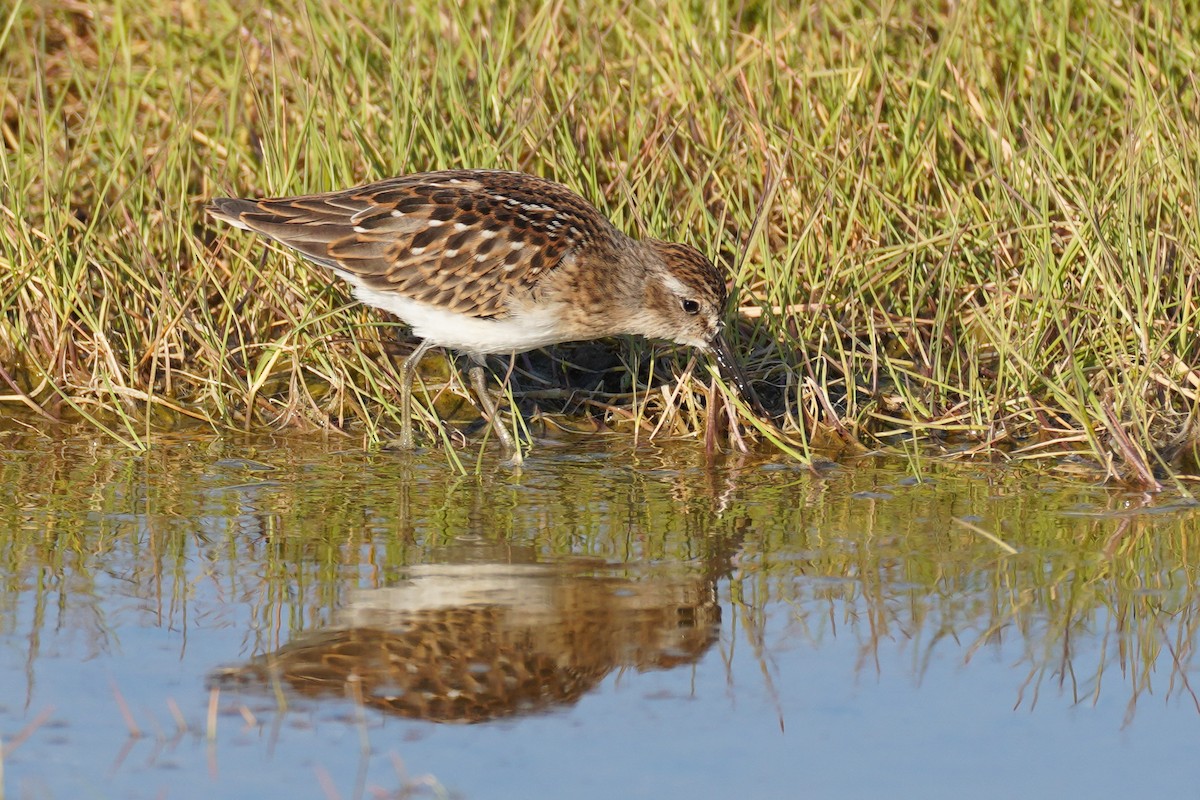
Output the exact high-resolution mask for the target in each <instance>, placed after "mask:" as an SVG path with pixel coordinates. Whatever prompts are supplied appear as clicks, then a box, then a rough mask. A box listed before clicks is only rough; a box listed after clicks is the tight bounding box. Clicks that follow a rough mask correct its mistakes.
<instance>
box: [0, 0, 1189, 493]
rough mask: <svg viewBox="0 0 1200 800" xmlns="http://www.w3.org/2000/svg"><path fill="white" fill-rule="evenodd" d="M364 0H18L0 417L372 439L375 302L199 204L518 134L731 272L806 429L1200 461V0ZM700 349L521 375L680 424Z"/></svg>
mask: <svg viewBox="0 0 1200 800" xmlns="http://www.w3.org/2000/svg"><path fill="white" fill-rule="evenodd" d="M377 5H383V4H375V3H367V2H349V3H342V2H338V3H332V2H329V3H326V2H311V3H308V4H299V3H297V4H265V5H264V6H260V5H259V4H245V5H241V4H226V3H221V2H214V3H192V2H154V1H153V0H146V1H145V2H127V3H89V4H84V3H70V2H68V3H63V2H61V0H58V1H57V2H17V4H16V5H15V6H14V7H12V10H11V11H10V12H8V13H9V16H8V17H6V18H5V19H4V20H3V21H2V23H0V24H2V25H3V28H0V114H2V116H0V139H2V141H0V159H2V161H0V169H2V170H3V174H2V175H0V183H2V185H0V354H2V355H0V366H2V367H3V370H4V374H3V375H0V378H2V379H3V380H4V382H5V384H6V386H4V387H0V395H2V402H0V413H4V411H5V409H15V408H17V407H19V406H22V405H24V406H32V407H35V408H36V412H35V413H38V414H40V415H43V416H44V417H52V418H66V417H78V416H80V415H83V416H85V417H86V418H88V419H89V420H90V421H91V423H92V424H94V425H96V426H97V427H98V428H101V429H103V430H105V431H107V432H108V433H109V435H112V436H116V437H119V438H121V439H123V440H125V441H128V442H130V443H131V444H135V445H136V444H139V443H142V442H144V441H145V440H146V439H147V438H148V437H149V436H150V434H151V433H152V432H153V431H155V430H159V429H161V428H164V427H170V426H173V425H178V424H181V423H182V422H185V421H187V420H189V419H193V418H198V419H200V420H203V421H204V422H205V423H208V424H211V425H214V426H236V427H242V428H262V427H271V426H295V425H301V426H312V427H320V428H329V429H336V430H345V431H348V432H350V433H352V434H354V435H356V436H362V437H365V438H367V439H371V440H384V439H386V438H388V436H389V435H390V432H391V431H393V430H395V429H396V428H397V427H398V424H397V420H396V411H397V409H396V408H395V405H394V401H395V397H396V393H395V387H396V377H395V370H394V368H393V367H392V366H391V363H390V359H389V358H388V357H387V354H388V352H389V351H391V350H393V349H395V347H394V346H393V345H392V342H393V341H394V339H395V336H394V334H395V333H396V330H395V329H394V328H393V327H392V324H391V320H385V319H384V318H383V317H382V316H381V315H379V314H377V313H376V312H371V311H368V310H366V309H363V308H361V307H359V306H356V305H352V304H350V303H349V301H348V295H347V294H346V293H345V291H344V290H343V289H342V288H341V287H338V286H333V285H331V284H330V283H329V281H328V280H327V279H326V276H324V275H322V274H321V272H320V271H319V270H318V269H315V268H312V267H310V266H308V265H306V264H303V263H300V262H298V261H297V260H295V259H293V258H291V257H283V256H279V255H271V256H270V257H269V258H267V259H266V260H263V259H262V258H261V253H262V249H261V245H260V244H259V243H257V242H254V241H253V240H252V239H251V237H249V236H246V235H241V234H236V233H234V234H230V233H229V232H228V231H225V230H220V229H219V228H218V226H216V225H215V224H213V223H210V222H208V221H207V220H205V219H204V217H203V214H202V211H201V209H202V206H203V204H204V203H205V202H206V201H207V200H208V198H210V197H211V196H213V195H223V194H229V193H233V194H240V195H250V194H257V193H263V194H285V193H300V192H308V191H323V190H327V189H332V188H336V187H341V186H346V185H351V184H353V183H356V182H362V181H367V180H374V179H378V178H382V177H386V176H390V175H393V174H400V173H405V172H412V171H419V170H425V169H434V168H447V167H459V166H471V167H503V168H515V169H524V170H527V171H530V172H534V173H537V174H540V175H544V176H547V177H550V178H553V179H556V180H559V181H561V182H563V183H566V184H567V185H569V186H571V187H572V188H574V189H576V190H578V191H580V192H581V193H582V194H584V195H585V196H587V197H589V198H591V199H592V200H594V201H595V202H596V203H597V205H598V206H599V207H600V208H601V209H602V210H604V211H605V212H606V213H608V214H609V215H610V216H612V218H613V219H614V221H616V222H617V224H618V225H620V226H621V227H623V228H625V229H626V230H628V231H630V232H633V233H638V234H645V235H655V236H659V237H662V238H674V239H679V240H683V241H687V242H689V243H692V244H695V245H697V246H698V247H700V248H701V249H702V250H704V251H705V252H707V253H708V254H709V255H711V256H713V257H714V258H715V259H716V260H717V261H718V263H719V264H722V265H723V266H725V267H726V268H727V269H729V270H730V273H731V277H732V280H733V283H734V286H735V292H734V294H735V298H736V300H737V304H738V306H739V308H740V314H741V318H742V319H741V323H740V325H739V326H738V328H739V330H738V331H737V332H735V333H734V335H733V339H734V341H735V346H737V347H739V348H740V349H741V350H742V352H743V353H745V361H746V366H747V368H748V371H749V372H750V373H751V374H752V376H753V377H754V378H755V380H756V381H757V382H758V383H757V385H758V387H759V389H760V391H761V394H762V395H763V399H764V401H765V403H766V404H767V406H768V407H769V408H770V409H771V410H772V411H774V412H775V413H776V414H778V415H779V419H780V421H781V424H782V427H783V428H784V430H785V431H786V432H787V433H788V434H789V436H790V437H791V438H792V439H793V440H794V441H795V442H796V443H798V446H799V448H800V449H801V450H804V449H805V448H808V447H812V446H816V447H820V448H827V447H831V446H834V447H845V446H849V447H854V448H857V447H866V448H879V447H883V448H890V449H895V450H898V451H908V450H912V449H913V448H914V447H920V448H922V449H927V448H928V447H930V446H932V447H933V448H935V449H938V448H945V449H947V450H951V451H954V452H969V453H983V454H1000V453H1003V454H1008V455H1011V456H1015V457H1021V458H1052V459H1055V460H1058V459H1061V458H1062V457H1063V456H1064V455H1067V454H1077V455H1082V456H1085V457H1087V458H1089V459H1096V460H1099V461H1100V462H1101V463H1102V464H1104V465H1105V467H1106V468H1107V469H1109V470H1110V472H1111V473H1112V474H1113V475H1114V476H1121V477H1123V478H1125V479H1130V480H1134V481H1136V482H1140V483H1143V484H1152V483H1153V482H1154V481H1155V479H1156V475H1157V476H1161V475H1162V474H1163V473H1164V472H1166V471H1169V470H1174V471H1177V472H1189V471H1191V472H1194V471H1196V469H1195V465H1194V461H1195V459H1194V458H1192V457H1191V456H1190V455H1188V454H1189V453H1190V452H1191V449H1190V447H1189V446H1187V445H1188V443H1189V442H1190V440H1191V437H1192V434H1191V428H1192V419H1193V416H1194V410H1195V407H1196V396H1197V391H1198V389H1200V373H1198V372H1197V371H1196V370H1195V369H1194V365H1195V362H1196V360H1197V353H1198V350H1200V345H1198V343H1197V342H1198V339H1200V337H1198V336H1197V325H1198V314H1200V307H1198V305H1197V302H1196V299H1195V296H1194V293H1193V291H1192V284H1193V280H1194V278H1195V276H1196V274H1197V257H1198V255H1200V223H1198V221H1197V217H1196V194H1197V189H1198V181H1200V178H1198V177H1197V176H1200V137H1197V135H1196V131H1197V126H1198V125H1200V94H1198V93H1200V86H1198V84H1197V80H1196V78H1197V75H1196V71H1195V64H1197V63H1200V60H1198V57H1200V53H1198V52H1197V50H1198V46H1197V45H1196V42H1197V41H1200V13H1197V12H1194V11H1187V10H1185V6H1184V5H1183V4H1178V3H1176V4H1171V3H1160V4H1148V5H1147V6H1146V7H1145V8H1133V9H1130V8H1127V7H1118V5H1117V4H1090V3H1077V4H1072V3H1055V4H1046V5H1036V6H1034V7H1033V8H1032V9H1029V8H1028V7H1027V6H1026V5H1025V4H1024V3H1017V2H1006V1H1004V0H1000V1H999V2H993V3H970V2H968V3H959V4H953V5H952V6H951V7H950V8H948V9H942V10H940V11H935V10H929V9H927V8H926V4H925V3H915V2H914V3H896V4H891V5H882V6H875V5H866V4H855V3H849V2H842V1H841V0H838V1H837V2H832V3H824V4H814V5H813V6H812V7H800V6H798V7H787V8H782V7H781V8H775V7H774V6H773V5H771V4H730V5H723V4H721V3H705V4H699V3H683V2H678V1H677V0H667V1H666V2H661V3H657V4H654V5H653V6H647V5H644V4H619V3H599V4H596V5H595V6H593V5H591V4H588V5H586V6H585V7H580V6H576V5H574V4H569V3H553V4H549V5H548V6H545V7H543V8H541V9H540V10H538V9H532V8H527V7H526V6H525V5H524V4H513V5H501V6H499V7H495V6H494V5H493V4H491V3H467V4H466V5H465V7H464V8H463V9H461V10H457V9H449V8H444V7H443V6H444V5H445V4H435V3H417V4H400V5H388V6H387V7H386V8H376V6H377ZM687 363H688V361H687V355H686V354H678V355H676V354H674V353H671V352H669V351H665V350H662V349H660V348H654V347H651V346H649V345H645V344H635V345H634V346H633V347H632V349H630V348H629V347H617V348H608V349H603V348H595V347H590V348H562V349H560V350H558V351H556V353H555V355H554V356H553V357H549V358H547V357H541V358H534V359H530V360H524V359H520V360H518V363H517V371H518V381H517V391H516V393H515V394H516V401H517V402H518V403H519V404H520V405H521V406H522V407H523V408H524V409H525V410H526V412H530V411H532V410H534V409H537V410H550V411H557V410H566V411H568V412H570V415H569V417H567V420H568V421H569V422H573V421H579V420H580V419H581V418H583V417H587V418H588V419H585V420H584V422H583V424H584V425H585V426H586V425H587V424H590V423H589V421H588V420H592V421H594V420H604V421H605V422H607V423H608V424H610V425H613V426H615V427H617V428H618V429H620V430H622V431H625V432H630V431H635V430H636V431H639V432H640V433H639V435H643V436H644V435H649V434H650V433H651V432H654V431H657V432H658V434H659V435H689V434H692V433H695V434H696V435H699V434H698V432H699V431H702V430H704V429H705V428H706V425H707V424H709V423H710V422H711V420H712V419H716V418H719V416H720V415H718V414H710V413H708V412H706V410H705V409H706V406H707V405H708V403H707V400H708V399H709V398H710V397H712V396H713V395H712V394H711V393H710V392H709V390H708V388H707V381H708V378H707V374H706V373H705V372H704V371H703V370H702V369H696V370H694V371H693V372H692V373H691V377H689V378H687V379H686V380H684V381H683V382H682V383H677V382H676V380H675V376H676V375H678V374H682V373H683V371H684V367H685V365H686V364H687ZM431 366H436V363H435V362H431ZM626 367H630V368H632V371H631V370H629V369H626ZM631 375H636V376H637V380H633V379H632V378H631ZM445 384H446V381H445V380H444V376H441V377H439V376H438V375H437V374H434V373H431V374H430V376H429V378H428V380H427V381H426V387H427V389H428V392H429V395H428V396H429V397H431V398H435V400H436V403H437V404H438V408H439V410H441V411H443V412H445V411H446V409H445V408H443V404H444V403H449V402H451V401H452V400H453V399H454V398H456V397H457V389H453V390H452V391H444V390H445V389H446V386H445ZM452 385H453V386H455V387H456V386H457V383H454V384H452ZM571 387H575V388H579V389H584V390H587V391H586V392H570V391H565V390H566V389H569V388H571ZM418 396H419V397H420V398H421V399H422V400H424V398H425V394H424V393H419V395H418ZM714 410H715V409H714ZM422 419H423V421H424V422H425V424H426V425H427V427H428V429H429V430H430V431H431V432H432V431H434V430H436V428H435V426H433V425H432V424H431V422H430V420H431V419H432V416H431V415H430V414H429V413H428V412H427V411H423V412H422ZM535 421H536V419H535ZM47 424H49V423H48V422H47ZM755 435H756V434H755V433H754V431H753V430H751V431H750V432H749V433H747V434H746V436H747V438H753V437H754V436H755ZM734 444H737V442H736V441H735V442H734ZM1181 454H1183V455H1184V456H1187V457H1182V456H1181Z"/></svg>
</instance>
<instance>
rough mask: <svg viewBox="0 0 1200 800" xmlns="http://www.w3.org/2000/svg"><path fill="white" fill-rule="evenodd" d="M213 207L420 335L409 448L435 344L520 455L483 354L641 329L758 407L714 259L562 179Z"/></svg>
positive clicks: (482, 176)
mask: <svg viewBox="0 0 1200 800" xmlns="http://www.w3.org/2000/svg"><path fill="white" fill-rule="evenodd" d="M208 213H209V214H211V215H212V216H214V217H216V218H217V219H220V220H223V221H225V222H228V223H229V224H231V225H235V226H237V227H239V228H242V229H244V230H249V231H254V232H255V233H260V234H262V235H264V236H267V237H269V238H271V239H274V240H275V241H277V242H279V243H280V244H283V245H286V246H288V247H290V248H293V249H295V250H297V251H299V252H300V254H301V255H303V256H304V257H305V258H308V259H309V260H311V261H314V262H316V263H317V264H320V265H321V266H324V267H328V268H329V269H331V270H333V272H334V273H336V274H337V275H338V276H339V277H341V278H343V279H345V280H346V281H347V282H349V283H350V284H351V285H352V286H353V287H354V294H355V296H356V297H357V298H358V299H359V300H360V301H362V302H363V303H366V304H367V305H370V306H375V307H377V308H382V309H383V310H385V311H388V312H391V313H392V314H394V315H395V316H397V317H399V318H400V319H401V320H402V321H404V322H405V323H407V324H408V325H409V326H410V327H411V328H412V332H413V334H414V335H415V336H417V337H419V338H420V339H421V340H422V341H421V344H420V345H419V346H418V347H417V348H416V350H415V351H413V353H412V355H410V356H409V357H408V358H407V359H406V360H405V361H404V363H403V365H402V367H401V395H400V402H401V416H402V423H401V424H402V425H403V427H402V429H401V436H400V445H401V446H402V447H406V448H410V447H412V444H413V435H412V416H411V403H412V399H411V398H412V385H413V376H414V372H415V369H416V366H417V364H418V363H419V361H420V359H421V357H422V356H423V355H424V354H425V353H426V351H428V350H429V348H431V347H444V348H449V349H451V350H456V351H459V352H462V353H465V354H467V355H468V356H470V358H471V360H472V362H473V363H472V367H471V369H470V378H471V384H472V387H473V389H474V391H475V394H476V396H477V397H478V399H479V402H480V403H481V404H482V406H483V409H484V413H485V414H486V416H487V417H488V419H489V421H490V422H491V424H492V426H493V427H494V429H495V431H496V434H497V436H498V437H499V438H500V440H501V441H502V442H503V444H504V446H505V448H506V449H507V451H508V453H509V454H510V455H511V456H512V457H514V458H515V459H518V460H519V459H520V449H519V448H518V447H517V445H516V443H515V442H514V441H513V438H512V435H511V434H510V433H509V431H508V430H507V429H506V428H505V426H504V425H503V424H501V422H500V420H499V415H498V414H497V412H496V406H495V403H494V402H493V401H492V399H491V396H490V395H489V394H488V391H487V377H486V374H485V371H484V366H485V357H486V356H488V355H493V354H495V355H512V354H515V353H522V352H525V351H527V350H533V349H536V348H539V347H545V346H547V345H552V344H559V343H562V342H573V341H583V340H588V339H598V338H601V337H605V336H616V335H622V334H639V335H641V336H645V337H648V338H651V339H666V340H669V341H673V342H678V343H679V344H685V345H689V346H691V347H694V348H696V349H698V350H700V351H702V352H705V353H707V354H710V355H711V356H712V358H713V359H714V360H715V361H716V363H717V366H718V368H719V369H720V371H721V373H722V375H723V376H724V377H725V378H726V379H727V380H730V381H731V382H732V383H733V384H734V385H735V386H736V387H737V389H738V391H739V392H741V394H742V396H743V397H745V398H747V399H748V400H751V401H752V402H755V403H756V399H755V397H754V394H753V391H752V390H751V388H750V386H749V383H748V381H747V380H746V378H745V376H744V375H743V373H742V371H741V368H740V367H739V365H738V362H737V360H736V358H735V357H734V355H733V353H732V351H731V350H730V349H729V346H728V344H726V342H725V339H724V337H723V335H722V329H723V327H724V323H723V321H722V315H723V313H724V307H725V301H726V289H725V279H724V277H723V276H722V275H721V273H720V272H719V271H718V270H717V268H716V267H715V266H714V265H713V264H712V262H711V261H709V260H708V259H707V258H706V257H705V256H704V255H702V254H701V253H700V252H699V251H697V250H695V249H694V248H691V247H688V246H687V245H683V244H672V243H669V242H662V241H658V240H655V239H647V240H644V241H642V240H638V239H634V238H632V237H630V236H627V235H626V234H624V233H622V232H621V231H619V230H617V229H616V228H615V227H614V226H613V224H612V223H611V222H609V221H608V219H606V218H605V217H604V215H603V214H601V213H600V212H599V211H597V210H596V208H595V207H594V206H592V205H591V204H590V203H588V202H587V201H586V200H584V199H583V198H581V197H579V196H578V195H577V194H575V193H574V192H572V191H571V190H569V189H567V188H566V187H565V186H561V185H559V184H557V183H552V182H551V181H547V180H544V179H542V178H538V177H535V176H532V175H526V174H524V173H519V172H504V171H498V170H452V171H443V172H426V173H420V174H414V175H404V176H401V177H398V178H391V179H389V180H384V181H380V182H378V183H372V184H368V185H365V186H359V187H356V188H352V189H346V190H343V191H335V192H328V193H325V194H317V195H309V196H304V197H285V198H277V199H258V200H242V199H236V198H219V199H215V200H213V202H212V205H210V206H209V207H208Z"/></svg>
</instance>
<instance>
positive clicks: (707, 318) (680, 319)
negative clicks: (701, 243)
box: [643, 239, 728, 352]
mask: <svg viewBox="0 0 1200 800" xmlns="http://www.w3.org/2000/svg"><path fill="white" fill-rule="evenodd" d="M646 244H648V245H649V246H650V249H651V251H652V252H653V253H654V254H655V255H656V256H657V257H658V259H659V260H660V261H661V268H659V269H651V270H650V271H649V281H648V283H647V285H646V310H647V311H648V312H650V313H649V315H648V319H647V320H646V322H647V324H648V325H649V326H650V327H651V328H657V330H647V331H645V332H643V335H646V336H650V337H652V338H657V339H668V340H670V341H674V342H678V343H679V344H686V345H690V346H692V347H695V348H697V349H699V350H703V351H705V352H708V351H709V350H711V349H712V343H713V340H714V339H717V338H719V337H720V335H721V328H722V327H723V326H724V322H723V317H724V314H725V300H726V298H727V296H728V293H727V292H726V290H725V278H724V277H722V275H721V273H720V272H719V271H718V270H717V268H716V267H715V266H713V263H712V262H711V261H709V260H708V259H707V258H705V257H704V255H703V254H702V253H700V251H699V250H696V249H695V248H693V247H688V246H687V245H686V244H674V243H671V242H660V241H657V240H653V239H652V240H649V241H647V242H646ZM654 266H659V265H657V264H656V265H654Z"/></svg>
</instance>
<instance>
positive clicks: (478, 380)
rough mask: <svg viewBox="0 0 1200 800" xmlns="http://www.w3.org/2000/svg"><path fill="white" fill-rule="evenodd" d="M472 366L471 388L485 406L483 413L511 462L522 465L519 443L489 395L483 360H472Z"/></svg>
mask: <svg viewBox="0 0 1200 800" xmlns="http://www.w3.org/2000/svg"><path fill="white" fill-rule="evenodd" d="M472 361H473V363H472V364H471V370H470V374H471V388H473V389H474V390H475V396H476V397H478V398H479V404H480V405H482V406H483V413H484V414H485V415H486V416H487V418H488V422H490V423H492V428H493V429H494V430H495V431H496V435H497V436H498V437H500V442H501V444H503V445H504V449H505V451H507V452H508V454H509V460H510V461H512V463H513V464H520V463H521V448H520V447H517V443H516V442H514V441H513V437H512V434H511V433H509V432H508V428H505V427H504V423H503V422H501V420H500V413H499V412H498V411H497V410H496V403H495V401H493V400H492V396H491V395H490V394H488V388H487V371H486V370H485V369H484V364H483V359H482V358H480V359H472Z"/></svg>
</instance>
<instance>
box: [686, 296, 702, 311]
mask: <svg viewBox="0 0 1200 800" xmlns="http://www.w3.org/2000/svg"><path fill="white" fill-rule="evenodd" d="M683 310H684V312H685V313H687V314H699V313H700V303H698V302H697V301H695V300H692V299H691V298H690V297H689V298H688V299H686V300H684V301H683Z"/></svg>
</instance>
